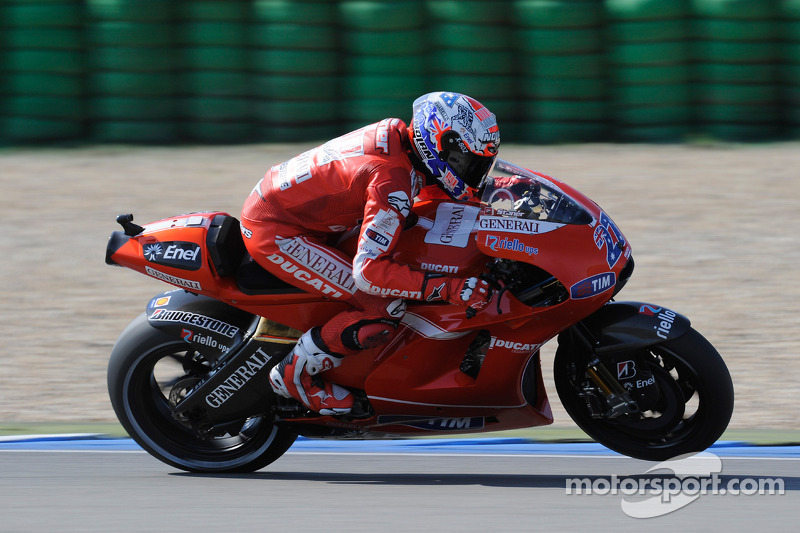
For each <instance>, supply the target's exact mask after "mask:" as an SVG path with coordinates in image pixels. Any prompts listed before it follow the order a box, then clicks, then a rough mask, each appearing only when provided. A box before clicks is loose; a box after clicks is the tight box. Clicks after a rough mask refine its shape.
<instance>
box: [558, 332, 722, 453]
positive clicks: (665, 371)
mask: <svg viewBox="0 0 800 533" xmlns="http://www.w3.org/2000/svg"><path fill="white" fill-rule="evenodd" d="M590 355H591V354H588V353H578V352H577V351H576V348H575V347H574V346H571V347H570V348H567V349H565V348H563V347H559V348H558V350H557V351H556V357H555V361H554V379H555V384H556V390H557V391H558V396H559V398H560V399H561V403H562V404H563V405H564V408H565V409H566V411H567V413H569V415H570V416H571V417H572V419H573V420H574V421H575V423H576V424H577V425H578V426H579V427H580V428H581V429H582V430H583V431H585V432H586V433H587V434H588V435H589V436H590V437H592V438H594V439H595V440H596V441H597V442H599V443H601V444H603V445H604V446H606V447H608V448H610V449H612V450H614V451H617V452H619V453H622V454H624V455H628V456H630V457H634V458H637V459H644V460H649V461H664V460H667V459H671V458H673V457H676V456H679V455H682V454H686V453H692V452H700V451H703V450H705V449H706V448H708V447H709V446H711V445H712V444H713V443H714V442H716V440H717V439H718V438H719V437H720V436H721V435H722V433H723V432H724V431H725V429H726V428H727V427H728V422H729V421H730V419H731V415H732V414H733V382H732V381H731V376H730V373H729V372H728V368H727V367H726V366H725V362H724V361H723V360H722V357H720V355H719V353H718V352H717V350H716V349H715V348H714V347H713V346H712V345H711V343H709V342H708V341H707V340H706V339H705V338H704V337H703V336H702V335H701V334H700V333H698V332H697V331H695V330H694V329H691V328H690V329H689V331H687V332H686V333H685V334H684V335H681V336H680V337H678V338H676V339H672V340H669V341H666V342H664V343H662V344H659V345H655V346H650V347H648V348H646V349H644V350H636V351H632V352H630V353H625V354H615V357H614V359H618V360H623V361H624V360H626V359H631V360H633V359H636V360H638V361H643V362H644V364H645V365H647V367H648V370H649V371H650V372H652V375H653V377H654V379H655V380H656V383H658V385H659V387H658V390H659V394H658V397H657V399H656V400H655V401H654V402H651V405H649V406H648V407H649V409H647V410H646V411H643V412H640V413H637V414H625V415H622V416H619V417H616V418H612V417H607V416H603V417H600V418H597V417H593V416H592V412H591V411H592V410H591V409H590V408H589V406H587V401H586V397H587V396H592V398H590V401H594V402H595V405H596V406H602V402H603V401H604V400H602V399H601V395H600V394H597V393H594V392H591V389H592V387H593V384H592V382H591V380H590V378H589V377H588V376H587V374H586V372H585V369H586V361H588V360H589V359H590V358H591V357H590ZM609 370H610V371H612V372H613V371H614V369H613V368H609ZM579 394H582V395H583V396H579ZM594 410H595V415H597V411H598V409H597V408H595V409H594ZM599 410H600V411H602V409H599Z"/></svg>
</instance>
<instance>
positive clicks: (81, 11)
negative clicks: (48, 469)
mask: <svg viewBox="0 0 800 533" xmlns="http://www.w3.org/2000/svg"><path fill="white" fill-rule="evenodd" d="M0 75H2V82H0V143H3V144H8V143H11V144H17V143H20V144H24V143H35V142H57V141H64V140H70V141H73V140H80V139H91V140H93V141H107V142H140V143H146V142H159V143H164V142H176V141H187V140H188V141H191V140H195V141H200V142H241V141H251V142H252V141H258V140H270V141H272V140H278V141H280V140H283V141H291V140H306V139H311V138H315V139H324V138H327V137H329V136H332V135H335V134H340V133H343V132H344V131H346V129H347V128H349V127H351V126H355V125H359V126H360V125H364V124H366V123H370V122H374V121H376V120H379V119H380V118H383V117H385V116H400V118H403V120H408V118H409V117H408V113H409V109H408V108H409V107H410V103H411V101H412V100H413V99H414V98H415V97H416V96H419V94H421V93H424V92H428V91H431V90H454V91H459V92H463V93H466V94H469V95H471V96H474V97H476V98H478V99H479V100H481V101H482V102H483V103H485V104H487V105H489V107H490V109H492V110H493V111H494V112H495V113H496V114H497V115H498V119H499V121H500V123H501V124H502V125H503V126H502V127H503V136H504V140H506V141H507V142H582V141H586V140H594V139H597V140H608V139H617V140H623V141H648V142H661V141H666V140H681V139H682V138H683V137H684V136H685V135H686V134H687V133H694V134H706V135H712V136H720V138H723V139H730V140H748V136H751V138H752V139H753V140H765V139H770V138H798V137H800V0H763V1H759V0H674V1H673V0H671V1H668V2H666V1H664V0H498V1H492V2H487V1H485V0H373V1H366V0H174V1H171V2H165V1H162V0H5V1H0ZM11 130H13V131H11Z"/></svg>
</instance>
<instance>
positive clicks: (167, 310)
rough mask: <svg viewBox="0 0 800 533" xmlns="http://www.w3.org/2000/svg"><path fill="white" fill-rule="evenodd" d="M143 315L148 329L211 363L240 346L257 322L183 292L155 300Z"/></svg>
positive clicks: (166, 294) (228, 307) (149, 303)
mask: <svg viewBox="0 0 800 533" xmlns="http://www.w3.org/2000/svg"><path fill="white" fill-rule="evenodd" d="M145 313H146V315H147V321H148V322H149V323H150V325H151V326H153V327H154V328H156V329H159V330H162V331H164V332H166V333H168V334H170V335H174V336H175V337H179V338H182V339H183V340H184V341H186V342H187V343H188V344H190V345H191V346H192V348H193V349H194V350H196V351H197V352H199V353H202V354H203V356H204V357H205V358H206V359H207V360H208V361H210V362H212V363H216V362H217V361H219V360H220V359H222V358H224V356H225V355H226V354H228V353H232V352H233V351H235V350H236V349H237V348H239V347H240V346H242V344H244V342H245V341H246V340H247V339H248V338H249V337H250V336H251V334H252V331H253V330H254V329H255V325H256V324H257V322H258V317H257V316H255V315H253V314H251V313H247V312H246V311H242V310H241V309H237V308H235V307H232V306H230V305H228V304H226V303H223V302H220V301H219V300H215V299H214V298H209V297H208V296H202V295H198V294H194V293H191V292H188V291H184V290H173V291H169V292H163V293H161V294H159V295H157V296H155V297H154V298H152V299H151V300H150V302H148V304H147V309H146V310H145Z"/></svg>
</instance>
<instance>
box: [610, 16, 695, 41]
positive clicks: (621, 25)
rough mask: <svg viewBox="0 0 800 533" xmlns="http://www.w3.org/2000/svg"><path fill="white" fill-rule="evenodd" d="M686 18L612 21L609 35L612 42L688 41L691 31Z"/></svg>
mask: <svg viewBox="0 0 800 533" xmlns="http://www.w3.org/2000/svg"><path fill="white" fill-rule="evenodd" d="M690 29H691V27H690V24H689V22H688V21H687V20H686V19H682V18H681V19H666V20H634V21H612V22H610V23H609V25H608V31H607V36H608V39H609V40H610V41H611V42H618V43H641V42H660V41H672V42H679V41H686V39H687V37H688V35H689V33H690Z"/></svg>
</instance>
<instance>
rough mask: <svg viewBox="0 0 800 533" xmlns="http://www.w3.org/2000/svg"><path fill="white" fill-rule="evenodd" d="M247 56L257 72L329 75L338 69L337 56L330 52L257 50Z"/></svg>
mask: <svg viewBox="0 0 800 533" xmlns="http://www.w3.org/2000/svg"><path fill="white" fill-rule="evenodd" d="M249 55H250V61H251V63H250V64H251V65H252V67H253V69H254V70H256V71H259V72H270V73H275V74H317V75H320V74H323V75H330V74H336V73H337V72H338V69H339V54H337V53H336V52H331V51H323V50H266V49H257V50H251V51H250V54H249ZM242 66H243V65H242Z"/></svg>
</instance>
